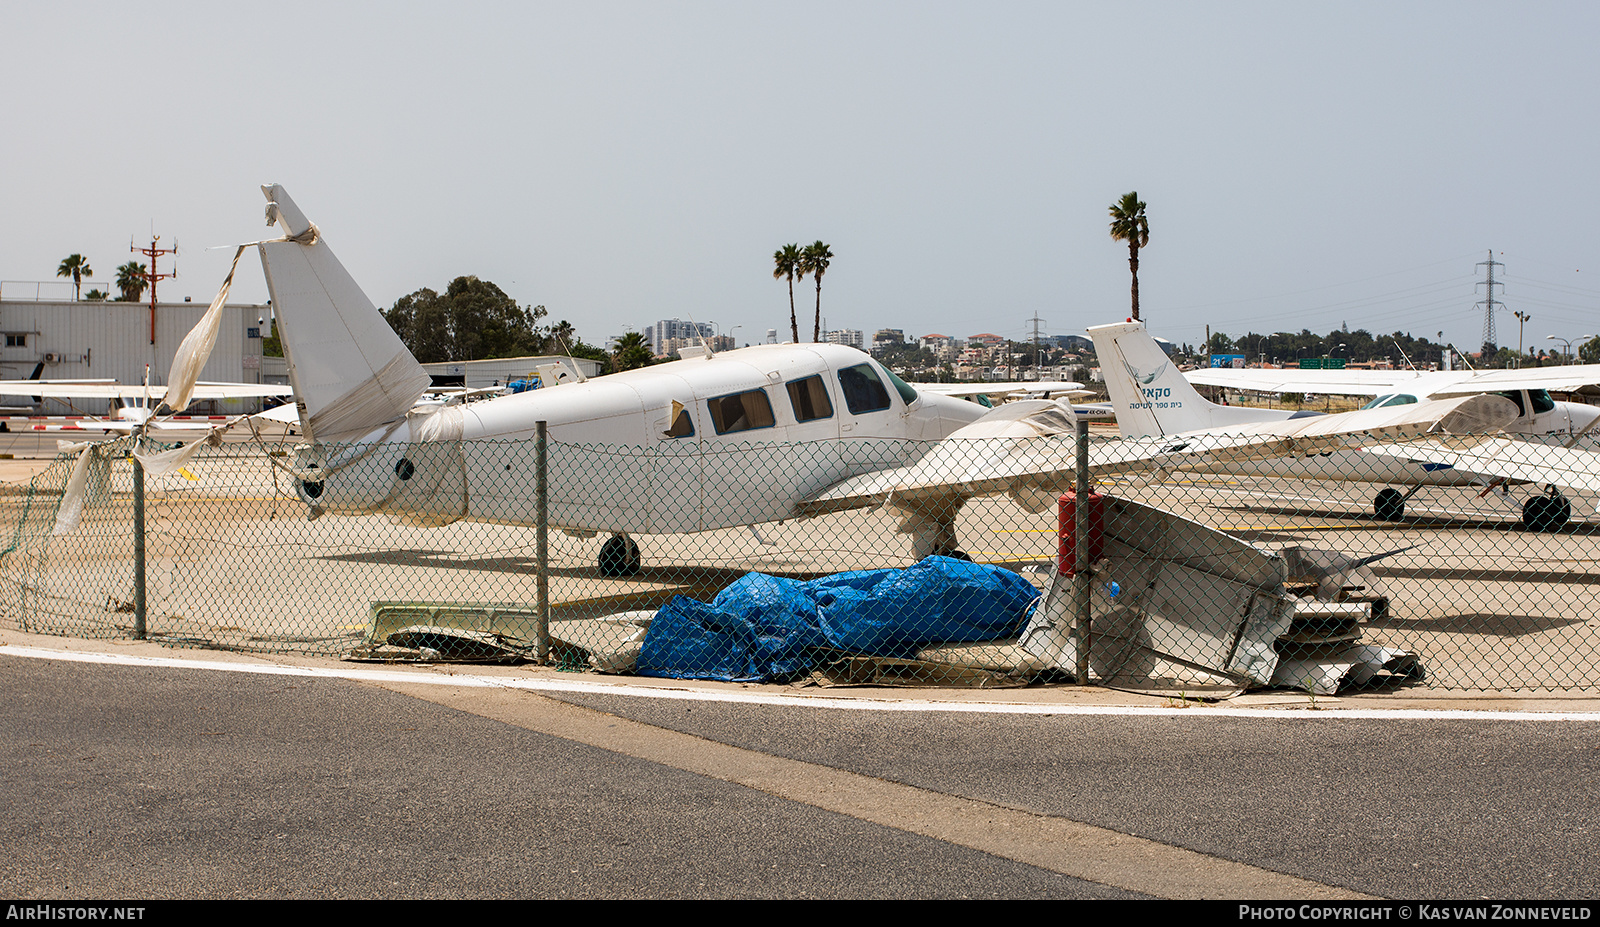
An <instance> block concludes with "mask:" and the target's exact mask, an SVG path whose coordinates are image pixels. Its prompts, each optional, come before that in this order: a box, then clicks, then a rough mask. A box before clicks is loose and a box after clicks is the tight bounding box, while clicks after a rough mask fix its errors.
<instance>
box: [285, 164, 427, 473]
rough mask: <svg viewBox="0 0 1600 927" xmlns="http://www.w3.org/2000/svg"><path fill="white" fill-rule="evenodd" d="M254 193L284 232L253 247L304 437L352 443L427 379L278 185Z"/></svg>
mask: <svg viewBox="0 0 1600 927" xmlns="http://www.w3.org/2000/svg"><path fill="white" fill-rule="evenodd" d="M261 192H262V193H264V194H265V195H266V197H267V224H269V225H277V226H278V227H279V228H280V229H281V230H282V231H283V234H284V237H283V238H282V239H279V240H275V241H266V242H262V243H260V244H259V245H257V246H256V247H257V249H258V250H259V251H260V252H261V268H262V270H263V271H264V272H265V273H266V277H267V290H268V292H269V293H270V295H271V297H272V307H273V313H274V315H275V316H276V317H277V320H278V325H279V326H280V328H279V334H280V335H281V336H282V339H283V354H284V359H285V360H286V361H287V362H288V367H289V384H290V386H291V387H293V389H294V399H295V405H296V406H297V407H298V409H299V412H300V422H301V425H302V427H303V428H304V430H305V433H306V436H307V437H308V438H310V439H311V440H312V441H318V442H336V441H354V440H358V439H360V438H361V437H363V436H365V435H366V434H368V433H369V432H371V431H373V430H374V429H376V428H379V427H382V426H384V425H387V424H389V423H391V422H394V421H396V420H398V419H400V418H403V417H404V416H405V414H406V412H408V411H409V410H410V409H411V407H412V406H413V405H415V404H416V401H417V399H418V398H419V397H421V395H422V392H423V390H425V389H427V388H428V386H429V384H430V383H431V382H432V378H431V377H429V376H428V374H427V372H426V371H424V370H423V369H422V365H421V364H418V363H417V359H416V358H415V357H412V356H411V352H410V351H408V350H407V349H406V346H405V344H404V343H402V342H401V340H400V336H399V335H396V334H395V333H394V329H392V328H390V327H389V323H388V322H386V321H384V318H383V316H382V315H381V314H380V313H379V312H378V309H377V307H376V306H374V305H373V304H372V301H371V300H370V299H368V298H367V295H366V294H365V293H363V292H362V291H361V287H360V286H359V285H358V284H357V283H356V282H355V280H354V279H353V278H352V277H351V276H350V273H349V272H348V271H346V270H345V269H344V265H343V264H341V263H339V259H338V258H337V257H335V256H334V254H333V251H332V250H330V249H329V247H328V244H327V242H326V241H324V240H323V238H322V235H321V233H320V232H319V231H318V230H317V227H316V226H315V225H313V224H311V222H310V221H309V220H308V219H307V218H306V215H305V213H303V212H301V211H300V208H299V207H298V206H296V205H295V203H294V200H292V199H290V198H289V194H288V193H287V192H285V191H284V189H283V187H282V186H280V185H278V184H271V185H268V186H263V187H262V188H261Z"/></svg>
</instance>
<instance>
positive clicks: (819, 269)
mask: <svg viewBox="0 0 1600 927" xmlns="http://www.w3.org/2000/svg"><path fill="white" fill-rule="evenodd" d="M832 260H833V252H832V251H829V250H828V246H827V245H825V244H823V243H822V242H821V241H820V240H819V241H815V242H812V243H811V244H809V245H806V248H805V250H804V251H802V252H800V276H802V277H804V276H805V275H806V274H810V275H812V276H813V277H815V278H816V279H817V318H816V322H814V323H813V324H812V326H811V340H812V341H821V340H822V275H823V274H825V273H827V272H828V262H829V261H832ZM796 340H799V339H798V338H797V339H796Z"/></svg>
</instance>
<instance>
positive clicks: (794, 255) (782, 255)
mask: <svg viewBox="0 0 1600 927" xmlns="http://www.w3.org/2000/svg"><path fill="white" fill-rule="evenodd" d="M800 260H801V255H800V246H799V245H797V244H796V245H784V246H783V247H782V248H779V249H778V250H776V251H774V252H772V264H773V269H772V279H774V280H788V281H789V333H790V334H791V335H793V336H794V343H795V344H799V343H800V322H799V320H798V319H796V318H795V316H794V278H795V277H797V276H804V273H803V272H802V271H801V270H800Z"/></svg>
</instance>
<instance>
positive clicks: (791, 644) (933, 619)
mask: <svg viewBox="0 0 1600 927" xmlns="http://www.w3.org/2000/svg"><path fill="white" fill-rule="evenodd" d="M1037 597H1038V591H1037V590H1036V589H1034V587H1033V585H1032V584H1031V583H1029V582H1028V581H1027V580H1025V579H1023V578H1022V577H1020V576H1018V575H1017V574H1015V573H1013V572H1011V571H1010V570H1006V569H1002V568H1000V567H991V566H985V565H982V564H977V563H970V562H968V561H965V560H954V559H951V558H949V557H929V558H927V559H925V560H923V561H921V562H920V563H917V564H916V565H914V566H911V567H908V568H906V569H903V570H859V571H856V572H851V573H839V574H835V575H833V576H825V577H822V578H821V579H814V580H811V581H809V582H801V581H799V580H793V579H782V578H780V577H776V576H767V575H765V574H763V573H748V574H746V575H745V576H743V577H741V578H740V579H739V580H737V581H736V582H734V583H733V584H732V585H730V586H728V587H727V588H726V589H723V590H722V591H721V592H720V593H718V594H717V597H716V598H715V599H713V600H712V601H711V602H710V603H709V604H708V603H705V602H700V601H697V600H695V599H690V598H686V597H684V596H673V598H672V600H671V601H670V602H668V603H667V604H666V605H665V606H663V607H662V608H661V610H660V611H658V612H657V613H656V616H655V618H654V619H653V620H652V621H651V622H650V630H649V633H648V634H647V635H646V637H645V640H644V646H643V649H642V650H641V652H640V654H639V660H638V664H637V668H636V669H637V672H638V673H639V674H640V675H643V676H661V677H667V678H671V679H720V680H727V681H740V682H756V681H763V682H770V681H775V680H783V679H791V678H794V677H795V676H798V675H801V674H803V673H806V672H809V671H810V670H811V668H812V667H813V666H815V665H816V663H817V661H818V660H819V659H820V656H819V654H818V651H819V649H830V650H838V651H846V652H849V653H855V654H863V655H867V656H887V657H905V656H911V655H913V654H915V653H916V651H917V650H919V649H921V648H923V647H926V646H929V645H931V644H939V643H955V642H970V641H988V640H998V639H1003V638H1010V637H1015V636H1017V634H1019V633H1021V630H1022V627H1023V625H1024V624H1025V623H1026V621H1027V612H1028V606H1029V604H1030V603H1032V602H1033V601H1034V599H1036V598H1037Z"/></svg>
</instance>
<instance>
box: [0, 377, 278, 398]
mask: <svg viewBox="0 0 1600 927" xmlns="http://www.w3.org/2000/svg"><path fill="white" fill-rule="evenodd" d="M144 395H145V387H143V386H141V385H138V384H131V385H130V384H122V383H117V382H114V381H111V380H0V396H43V397H44V398H46V399H140V398H142V397H143V396H144ZM166 395H167V388H166V387H165V386H152V387H150V398H152V399H161V398H164V397H165V396H166ZM289 395H292V391H291V390H290V389H289V387H287V386H278V385H276V384H273V383H197V384H195V389H194V398H196V399H245V398H253V397H261V396H289Z"/></svg>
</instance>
